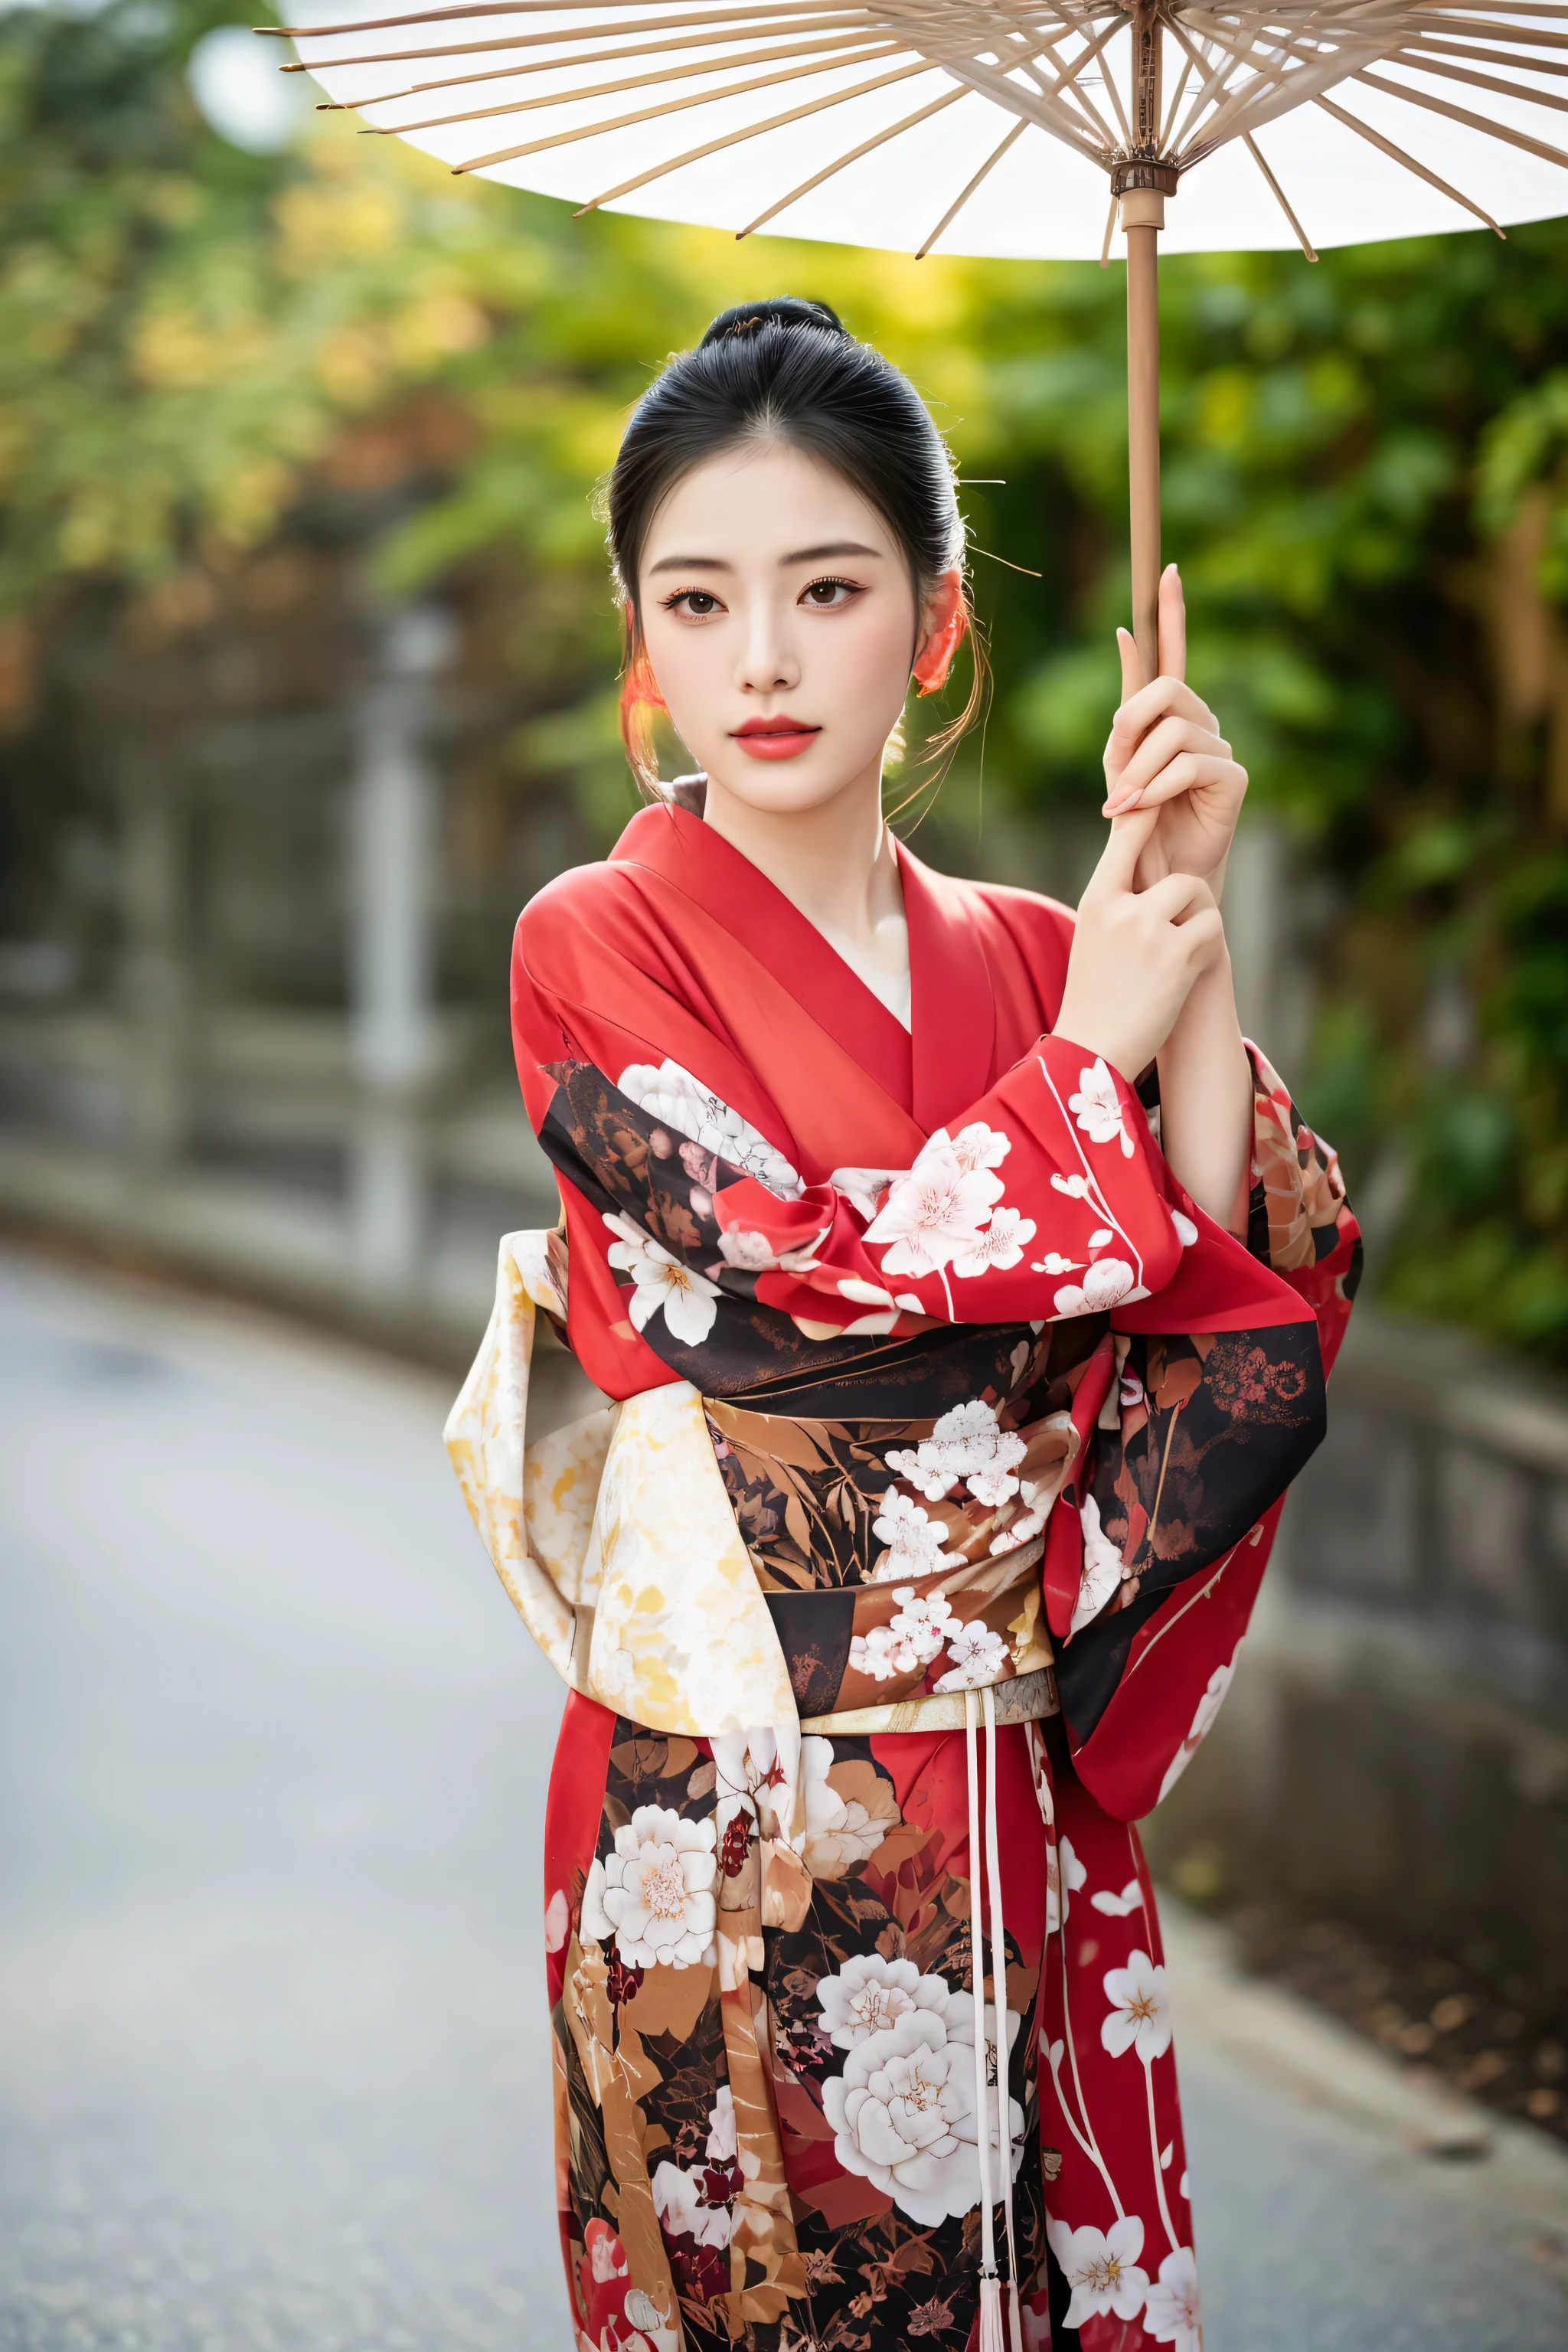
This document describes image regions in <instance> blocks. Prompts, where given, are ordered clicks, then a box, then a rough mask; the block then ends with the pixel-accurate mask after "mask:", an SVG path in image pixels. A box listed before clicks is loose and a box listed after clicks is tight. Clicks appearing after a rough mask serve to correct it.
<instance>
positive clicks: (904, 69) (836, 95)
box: [452, 58, 931, 214]
mask: <svg viewBox="0 0 1568 2352" xmlns="http://www.w3.org/2000/svg"><path fill="white" fill-rule="evenodd" d="M930 72H931V67H930V66H929V65H927V63H926V62H925V60H924V58H921V59H919V60H918V61H917V62H916V63H915V64H914V65H912V66H896V67H895V68H894V69H893V71H892V72H891V73H885V74H878V75H876V76H875V77H874V79H872V80H870V81H862V82H857V84H856V85H855V87H854V89H840V90H834V91H833V92H831V94H830V95H829V96H828V97H826V98H814V99H811V100H808V102H807V103H806V104H805V106H797V107H795V108H794V109H793V110H791V111H790V112H789V113H787V114H775V115H773V116H771V117H770V118H769V120H768V121H765V122H751V123H745V124H743V125H742V127H741V129H740V130H738V131H729V132H727V133H726V135H725V136H724V137H723V138H722V139H714V140H710V142H709V143H708V145H707V146H705V147H694V148H692V150H691V151H690V152H689V154H687V155H682V156H678V157H677V159H676V162H675V163H660V164H658V166H657V167H656V168H655V169H654V170H652V171H650V172H648V173H645V174H644V175H643V177H642V178H639V179H636V180H628V181H627V182H626V186H625V187H624V188H610V189H608V190H606V192H605V194H604V195H602V196H595V197H594V198H593V199H592V200H591V201H590V202H589V203H588V204H585V205H579V206H578V212H579V214H581V213H591V212H593V211H594V210H595V208H596V206H598V205H605V204H608V203H609V202H610V201H611V199H612V197H615V196H624V195H629V194H631V191H632V190H633V188H640V187H641V186H642V185H643V184H644V182H645V180H657V179H658V178H660V177H661V176H662V174H663V173H666V172H673V171H675V170H676V169H678V167H679V164H681V163H695V162H696V161H697V160H698V158H699V157H700V156H702V155H711V154H715V153H716V152H718V150H719V149H720V148H721V147H732V146H734V145H736V144H737V142H739V141H741V140H742V139H758V138H761V136H762V134H763V131H777V130H779V129H781V128H782V126H783V125H784V123H786V122H799V121H803V120H804V119H805V116H806V115H808V114H816V113H817V112H818V111H819V110H820V109H822V108H823V107H826V106H840V105H842V104H843V103H844V101H845V100H847V99H851V98H864V97H865V96H866V95H867V93H868V91H870V90H874V89H886V88H887V86H888V84H889V82H895V81H908V80H909V79H910V75H911V74H920V73H930ZM753 86H754V87H755V88H757V89H766V88H768V87H769V85H768V84H767V83H765V82H762V83H757V84H755V85H753ZM712 95H713V93H712V92H711V91H710V93H709V94H708V99H707V100H703V101H702V102H703V103H705V104H706V103H709V102H710V100H711V98H712ZM688 102H689V101H686V100H678V101H677V103H676V105H674V106H650V107H647V108H645V110H643V112H642V113H640V114H623V115H621V116H620V117H619V118H618V119H617V120H616V121H613V122H584V123H582V124H580V125H579V126H578V128H577V129H576V130H575V131H552V134H551V136H550V137H549V138H548V139H533V140H531V141H530V142H528V144H527V145H526V146H523V147H502V148H500V149H498V150H497V152H496V153H495V154H493V155H475V156H473V157H471V158H470V159H469V161H468V163H454V164H453V166H452V170H453V173H454V174H456V173H463V172H488V171H489V170H490V169H491V168H492V167H493V166H494V165H495V164H497V163H520V162H521V159H522V158H523V156H525V155H541V154H542V153H543V152H544V151H545V149H546V148H548V147H572V146H574V145H575V144H576V143H577V142H578V141H579V140H580V139H597V138H600V137H601V136H602V135H603V134H604V133H605V131H625V130H628V129H629V128H630V127H631V126H632V125H633V124H634V123H637V122H657V121H659V120H660V119H661V118H662V117H663V116H665V115H669V114H675V113H679V111H680V110H681V109H682V107H683V106H684V105H685V104H687V103H688ZM691 102H695V101H691Z"/></svg>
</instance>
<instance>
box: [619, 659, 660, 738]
mask: <svg viewBox="0 0 1568 2352" xmlns="http://www.w3.org/2000/svg"><path fill="white" fill-rule="evenodd" d="M667 707H668V706H667V704H666V702H665V699H664V697H663V695H662V694H661V693H660V692H659V690H658V679H657V678H656V677H655V676H654V674H653V671H652V670H651V669H650V668H649V667H648V658H647V654H645V653H639V654H634V655H633V656H632V657H631V659H630V660H629V661H628V662H627V664H626V677H624V678H623V679H622V681H621V732H622V734H623V735H624V734H625V733H626V729H627V727H628V725H630V724H631V723H632V720H633V718H634V715H635V713H636V712H637V711H638V710H639V709H644V710H663V709H666V708H667Z"/></svg>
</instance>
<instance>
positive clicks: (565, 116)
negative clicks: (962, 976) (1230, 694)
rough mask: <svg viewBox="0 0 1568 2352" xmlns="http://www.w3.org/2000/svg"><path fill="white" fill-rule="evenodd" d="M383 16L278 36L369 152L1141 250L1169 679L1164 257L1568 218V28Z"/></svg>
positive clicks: (848, 11) (1078, 246)
mask: <svg viewBox="0 0 1568 2352" xmlns="http://www.w3.org/2000/svg"><path fill="white" fill-rule="evenodd" d="M374 5H375V0H364V5H363V7H362V9H361V10H360V11H359V12H358V13H356V14H353V15H351V16H347V17H346V18H345V17H338V18H335V19H334V20H333V21H332V22H331V23H321V24H318V25H314V26H310V25H300V26H288V27H283V28H278V27H270V26H269V27H262V28H258V29H263V30H267V31H276V30H279V29H281V30H282V31H284V32H285V33H286V34H287V36H288V37H289V38H291V39H292V40H293V41H294V42H295V43H296V47H297V53H298V54H297V61H296V62H292V63H290V64H289V65H287V66H285V68H284V70H285V71H286V72H288V71H305V72H309V73H310V74H313V75H314V77H315V79H317V81H318V82H319V83H320V84H321V87H322V88H323V89H324V90H325V91H326V93H327V99H326V101H325V102H326V103H327V104H328V105H330V106H333V107H339V108H345V109H351V110H354V111H356V112H357V113H358V114H359V115H360V116H361V119H362V121H363V124H364V126H365V127H366V128H367V129H369V130H372V131H379V132H382V133H384V134H386V135H389V136H394V137H397V138H401V139H405V140H407V141H408V142H410V143H411V144H412V145H414V146H416V147H419V148H422V149H423V150H424V151H425V152H426V153H427V154H430V155H433V156H436V157H437V158H439V159H440V161H442V162H443V163H447V164H449V165H450V166H451V168H452V169H453V170H454V171H456V172H473V173H480V174H482V175H483V176H484V177H485V178H487V179H493V180H500V181H503V182H506V183H508V184H510V185H512V186H516V187H522V188H531V189H533V190H536V191H537V192H539V193H540V194H545V195H552V196H559V197H564V198H565V199H567V200H568V201H569V202H571V203H573V204H574V205H576V206H577V207H578V208H579V209H580V210H584V211H592V210H596V209H605V210H613V211H625V212H634V213H641V214H646V215H652V216H654V217H657V218H660V219H667V220H680V221H690V222H696V223H699V224H701V225H704V226H710V227H718V228H728V229H731V230H732V231H733V232H734V233H735V235H736V236H751V235H752V234H754V233H755V232H756V231H758V230H763V229H768V230H773V231H774V232H776V233H777V234H780V235H783V236H801V237H820V238H826V239H831V240H833V241H835V242H837V243H843V244H849V245H870V246H886V247H893V248H900V249H902V250H904V251H906V252H915V253H918V254H922V255H923V254H927V253H931V252H933V251H941V252H943V253H952V254H984V255H991V256H997V257H1016V258H1019V259H1023V258H1031V257H1058V258H1071V257H1098V258H1100V259H1101V260H1103V259H1105V258H1106V257H1108V256H1109V254H1110V249H1111V243H1112V236H1113V232H1114V230H1115V229H1116V227H1117V226H1118V225H1119V224H1120V226H1121V229H1122V230H1123V231H1124V232H1125V234H1126V236H1127V254H1128V264H1129V268H1128V368H1129V432H1130V443H1131V447H1130V462H1131V499H1132V557H1133V566H1132V568H1133V610H1134V623H1135V628H1136V634H1137V636H1138V642H1139V649H1140V654H1141V656H1142V660H1143V664H1144V668H1145V673H1146V674H1147V675H1152V666H1153V658H1154V652H1155V621H1154V610H1155V598H1156V590H1157V583H1158V577H1159V438H1158V369H1159V360H1158V330H1157V305H1156V288H1155V271H1156V257H1155V254H1156V243H1155V241H1156V238H1157V236H1159V235H1161V234H1162V233H1163V236H1164V238H1165V243H1166V247H1167V249H1168V250H1170V251H1173V252H1178V253H1182V252H1215V251H1234V250H1237V249H1246V248H1256V247H1278V246H1287V245H1290V244H1299V245H1300V247H1301V248H1302V249H1303V251H1304V252H1305V253H1306V255H1307V257H1308V258H1309V259H1315V258H1316V248H1317V247H1321V246H1328V245H1343V244H1352V243H1359V242H1361V241H1363V240H1365V239H1369V238H1373V237H1390V236H1415V235H1419V234H1424V233H1427V232H1430V231H1434V230H1449V229H1460V228H1474V227H1476V226H1478V225H1482V226H1486V227H1489V228H1492V229H1500V226H1501V225H1502V224H1504V223H1507V222H1510V221H1521V220H1537V219H1542V218H1545V217H1548V216H1550V215H1555V214H1557V213H1560V212H1562V211H1563V210H1565V209H1568V121H1563V119H1562V118H1563V117H1564V116H1568V0H1499V5H1492V0H1284V5H1280V6H1278V7H1269V6H1268V5H1265V0H1256V4H1255V0H1217V5H1205V0H1133V4H1132V5H1123V0H1046V5H1031V0H686V5H673V6H672V5H664V0H478V5H469V6H467V7H460V6H459V7H452V6H441V7H426V8H422V9H416V10H413V11H409V12H405V13H402V14H399V15H395V16H385V15H379V14H376V13H374Z"/></svg>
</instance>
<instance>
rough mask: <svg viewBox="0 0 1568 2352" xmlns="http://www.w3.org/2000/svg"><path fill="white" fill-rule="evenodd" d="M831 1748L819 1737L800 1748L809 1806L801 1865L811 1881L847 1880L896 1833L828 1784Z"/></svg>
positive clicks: (806, 1797)
mask: <svg viewBox="0 0 1568 2352" xmlns="http://www.w3.org/2000/svg"><path fill="white" fill-rule="evenodd" d="M832 1769H833V1742H832V1741H831V1740H830V1739H822V1738H817V1737H816V1736H815V1735H814V1736H813V1737H812V1738H807V1739H803V1740H802V1741H801V1743H800V1778H801V1793H802V1795H803V1796H804V1797H805V1843H804V1845H803V1847H802V1859H803V1860H804V1862H805V1866H806V1868H807V1870H809V1871H810V1873H811V1874H812V1876H813V1878H826V1879H838V1878H845V1877H847V1875H848V1874H849V1873H850V1871H852V1870H857V1869H858V1867H859V1865H860V1864H861V1863H863V1862H865V1861H867V1860H868V1858H869V1857H870V1856H871V1855H872V1854H874V1853H876V1851H877V1848H878V1847H879V1845H880V1844H881V1843H882V1840H883V1839H884V1838H885V1837H886V1836H887V1834H888V1832H889V1829H891V1827H892V1822H891V1821H890V1820H889V1821H879V1820H878V1819H876V1818H875V1816H874V1815H872V1814H870V1813H868V1811H867V1810H866V1808H865V1806H864V1805H863V1804H862V1803H861V1802H860V1801H859V1799H858V1797H851V1798H848V1799H846V1798H844V1797H841V1796H840V1795H839V1793H838V1791H837V1789H836V1788H834V1786H833V1785H832V1783H831V1781H830V1780H828V1777H827V1776H828V1774H829V1772H830V1771H831V1770H832Z"/></svg>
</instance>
